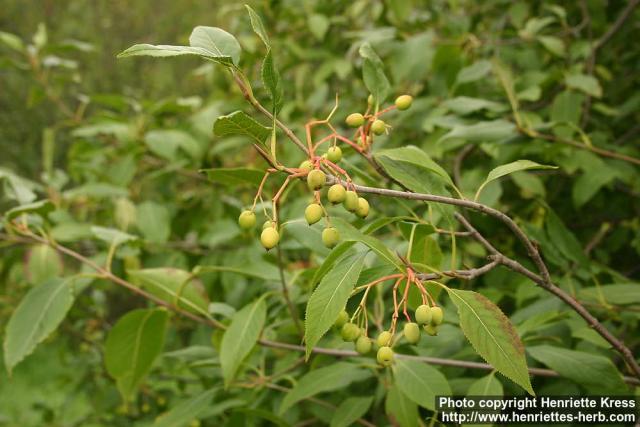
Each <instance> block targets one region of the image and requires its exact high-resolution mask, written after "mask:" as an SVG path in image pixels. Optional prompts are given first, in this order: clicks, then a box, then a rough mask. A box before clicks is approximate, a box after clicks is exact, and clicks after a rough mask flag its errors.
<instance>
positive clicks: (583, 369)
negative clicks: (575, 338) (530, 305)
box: [527, 345, 629, 394]
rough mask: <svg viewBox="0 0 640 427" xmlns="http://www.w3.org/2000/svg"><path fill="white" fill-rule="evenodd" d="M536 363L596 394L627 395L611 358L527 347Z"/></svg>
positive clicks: (542, 346)
mask: <svg viewBox="0 0 640 427" xmlns="http://www.w3.org/2000/svg"><path fill="white" fill-rule="evenodd" d="M527 352H528V353H529V354H530V355H531V356H532V357H533V358H534V359H536V360H538V361H540V362H542V363H544V364H545V365H547V366H548V367H550V368H551V369H553V370H554V371H556V372H558V373H559V374H560V375H562V376H563V377H566V378H569V379H570V380H572V381H575V382H577V383H578V384H581V385H584V386H585V387H589V388H591V389H592V390H594V391H596V390H597V391H598V392H599V393H603V394H607V393H611V394H626V393H628V392H629V389H628V387H627V385H626V384H625V383H624V381H623V380H622V376H621V375H620V372H618V370H617V369H616V367H615V366H614V364H613V363H612V362H611V360H610V359H608V358H606V357H604V356H601V355H598V354H590V353H586V352H584V351H576V350H569V349H565V348H559V347H552V346H550V345H541V346H535V347H530V348H527Z"/></svg>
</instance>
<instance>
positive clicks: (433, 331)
mask: <svg viewBox="0 0 640 427" xmlns="http://www.w3.org/2000/svg"><path fill="white" fill-rule="evenodd" d="M415 319H416V322H415V323H414V322H407V323H405V325H404V329H403V331H402V335H403V336H404V339H405V340H406V341H407V342H408V343H409V344H417V343H418V342H419V341H420V326H422V328H423V329H424V331H425V332H426V333H427V334H428V335H431V336H435V335H438V326H440V325H441V324H442V321H443V320H444V312H443V311H442V309H441V308H440V307H437V306H434V307H430V306H428V305H426V304H423V305H421V306H419V307H418V308H417V309H416V312H415ZM335 327H336V328H337V329H339V330H340V335H341V336H342V339H343V340H344V341H347V342H355V348H356V351H357V352H358V353H360V354H362V355H366V354H368V353H370V352H371V350H372V349H373V341H372V340H371V339H370V338H369V337H367V335H366V332H365V330H364V329H363V328H361V327H359V326H358V325H356V324H355V323H352V322H350V321H349V314H348V313H347V312H346V311H345V310H342V312H341V313H340V314H339V315H338V318H337V319H336V321H335ZM375 343H376V344H377V346H378V352H377V354H376V359H377V361H378V363H379V364H380V365H382V366H390V365H391V364H392V363H393V357H394V352H393V349H392V346H393V334H392V333H391V332H390V331H382V332H380V334H379V335H378V337H377V339H376V341H375Z"/></svg>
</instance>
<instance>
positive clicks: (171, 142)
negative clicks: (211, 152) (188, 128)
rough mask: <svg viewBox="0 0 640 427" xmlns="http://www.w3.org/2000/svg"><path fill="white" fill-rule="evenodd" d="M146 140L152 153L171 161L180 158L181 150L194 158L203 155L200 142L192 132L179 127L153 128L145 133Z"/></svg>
mask: <svg viewBox="0 0 640 427" xmlns="http://www.w3.org/2000/svg"><path fill="white" fill-rule="evenodd" d="M144 142H145V144H146V145H147V147H149V150H151V152H152V153H154V154H156V155H158V156H160V157H163V158H165V159H167V160H169V161H172V162H173V161H177V160H179V156H178V153H180V151H179V150H182V151H184V152H185V153H186V154H188V155H189V157H191V158H192V159H194V160H197V159H199V158H200V157H201V156H202V148H201V146H200V143H199V142H198V141H197V140H196V139H195V138H194V137H193V136H191V134H189V133H187V132H185V131H182V130H177V129H162V130H152V131H149V132H147V133H146V134H145V136H144Z"/></svg>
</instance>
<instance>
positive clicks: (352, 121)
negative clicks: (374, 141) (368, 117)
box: [345, 113, 364, 128]
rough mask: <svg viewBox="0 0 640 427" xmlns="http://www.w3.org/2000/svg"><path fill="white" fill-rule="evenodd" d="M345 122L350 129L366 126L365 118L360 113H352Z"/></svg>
mask: <svg viewBox="0 0 640 427" xmlns="http://www.w3.org/2000/svg"><path fill="white" fill-rule="evenodd" d="M345 122H346V123H347V126H349V127H350V128H357V127H360V126H362V125H363V124H364V116H363V115H362V114H360V113H351V114H349V115H348V116H347V119H346V120H345Z"/></svg>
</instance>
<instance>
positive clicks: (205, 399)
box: [153, 388, 218, 427]
mask: <svg viewBox="0 0 640 427" xmlns="http://www.w3.org/2000/svg"><path fill="white" fill-rule="evenodd" d="M217 391H218V389H217V388H212V389H209V390H207V391H204V392H202V393H198V394H196V395H195V396H193V397H191V398H190V399H186V400H183V401H182V402H180V403H178V404H177V405H176V406H174V407H173V408H171V409H170V410H169V411H168V412H166V413H164V414H162V415H160V416H159V417H158V418H156V420H155V422H154V423H153V427H183V426H187V425H189V423H191V421H192V420H194V419H197V418H198V416H199V415H200V414H201V413H202V412H204V410H205V409H207V408H208V407H210V406H211V400H212V399H213V396H214V395H215V394H216V392H217Z"/></svg>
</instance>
